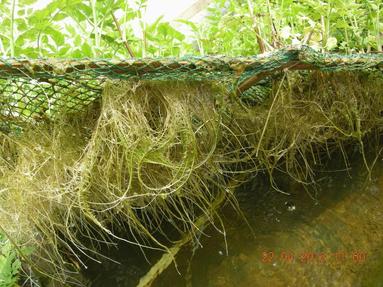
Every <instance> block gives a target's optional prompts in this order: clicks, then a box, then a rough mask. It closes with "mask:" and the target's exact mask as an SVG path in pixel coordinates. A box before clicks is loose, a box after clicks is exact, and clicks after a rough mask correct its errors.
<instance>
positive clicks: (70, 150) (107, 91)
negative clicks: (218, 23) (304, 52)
mask: <svg viewBox="0 0 383 287" xmlns="http://www.w3.org/2000/svg"><path fill="white" fill-rule="evenodd" d="M382 84H383V80H382V79H381V78H379V77H378V76H377V75H375V74H372V73H360V74H352V73H336V74H326V73H321V72H315V73H314V72H313V73H299V74H298V73H291V74H290V73H287V74H284V75H283V76H282V77H281V78H280V79H279V80H275V82H274V83H273V85H272V88H271V89H270V95H269V98H268V99H267V100H265V101H264V102H263V103H262V104H259V105H255V106H249V105H246V104H245V103H243V102H241V101H240V99H238V98H237V96H236V95H233V94H230V93H228V92H227V91H226V90H225V89H222V88H219V87H217V86H216V85H215V84H214V85H213V84H211V83H187V84H186V83H184V82H166V83H163V82H162V83H157V82H149V83H147V82H143V83H135V82H125V81H113V82H109V83H107V84H106V85H105V87H104V92H103V96H102V100H101V101H100V102H94V103H93V104H91V105H90V107H89V109H88V111H86V112H84V113H82V114H65V113H64V114H63V115H62V116H61V117H60V118H57V119H55V120H54V121H51V122H46V123H44V124H38V125H34V126H33V127H23V130H22V131H18V132H17V133H16V132H14V133H8V134H1V135H0V147H1V148H0V175H1V177H0V192H1V193H0V207H1V210H0V211H1V212H0V228H1V230H2V232H4V233H5V234H6V235H7V236H8V237H9V238H12V240H13V242H16V243H17V244H18V245H19V246H23V245H29V246H34V247H35V252H34V253H33V254H34V255H33V256H35V257H36V258H33V261H34V262H37V263H36V264H35V268H36V270H37V271H38V272H41V273H45V275H47V276H51V277H55V279H57V280H58V281H61V282H62V281H65V282H70V280H72V279H70V278H72V277H73V276H72V275H71V273H72V272H73V271H75V270H76V268H78V267H79V266H80V265H81V264H83V265H85V263H83V262H84V260H85V259H86V258H92V259H94V260H99V259H100V258H102V254H99V251H100V250H99V248H98V244H99V242H101V241H102V242H109V243H110V244H113V243H114V242H116V241H118V240H125V241H128V242H131V243H132V244H136V245H139V246H140V247H141V248H158V249H162V250H167V248H168V243H169V242H164V236H160V235H166V234H164V233H166V232H165V231H163V230H162V229H161V228H162V227H163V226H164V223H166V225H167V226H168V225H171V226H173V228H174V229H176V230H178V232H179V233H180V234H181V235H182V234H184V233H185V232H196V228H197V227H196V226H195V222H196V220H197V218H198V217H199V216H201V215H204V216H207V217H208V218H210V221H211V222H213V219H214V216H215V215H217V214H216V208H212V206H214V200H215V199H216V198H217V197H222V196H223V195H224V196H225V197H227V198H228V199H233V198H232V197H231V195H232V192H231V188H229V185H230V186H231V185H235V184H236V183H240V182H243V181H244V180H246V178H248V176H250V175H254V174H255V173H257V172H262V173H268V174H269V175H270V179H271V180H272V173H273V171H274V170H281V171H283V172H286V173H287V174H288V175H290V176H291V177H293V178H294V179H295V180H297V181H298V182H301V183H303V184H308V183H310V182H312V181H313V175H314V173H315V167H316V165H319V164H321V160H322V159H323V157H324V156H326V155H330V154H331V153H332V152H333V151H335V150H340V151H341V152H343V153H344V156H345V161H346V162H347V156H346V154H347V153H346V150H347V145H349V144H357V146H358V147H359V149H360V151H361V152H362V153H363V152H364V148H365V147H364V145H365V140H366V139H367V138H368V137H367V136H368V135H370V134H373V133H376V132H377V133H380V132H381V128H382V117H381V112H382V110H383V97H382V96H381V93H382V90H381V87H382V86H383V85H382ZM366 167H367V168H368V165H367V163H366ZM229 183H230V184H229ZM275 188H276V190H279V191H282V192H283V189H282V188H281V187H277V186H275ZM233 202H234V200H233ZM121 234H125V235H126V236H123V237H122V236H121ZM44 271H45V272H44ZM73 280H74V279H73Z"/></svg>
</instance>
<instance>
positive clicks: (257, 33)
mask: <svg viewBox="0 0 383 287" xmlns="http://www.w3.org/2000/svg"><path fill="white" fill-rule="evenodd" d="M247 6H248V8H249V13H250V16H251V18H252V20H253V28H254V32H255V37H256V38H257V42H258V47H259V50H260V52H261V53H264V52H265V51H266V47H265V43H264V41H263V39H262V38H261V35H260V33H261V31H260V29H259V26H258V23H257V21H256V19H255V15H254V8H253V4H252V3H251V0H247Z"/></svg>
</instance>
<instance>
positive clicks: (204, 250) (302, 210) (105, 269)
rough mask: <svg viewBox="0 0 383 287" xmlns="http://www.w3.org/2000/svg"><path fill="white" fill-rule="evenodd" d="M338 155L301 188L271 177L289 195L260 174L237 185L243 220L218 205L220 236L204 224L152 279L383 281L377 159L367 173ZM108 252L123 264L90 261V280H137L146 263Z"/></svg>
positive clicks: (161, 285) (166, 282)
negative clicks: (221, 225) (174, 259)
mask: <svg viewBox="0 0 383 287" xmlns="http://www.w3.org/2000/svg"><path fill="white" fill-rule="evenodd" d="M341 162H342V160H340V159H337V158H335V159H334V160H333V161H332V163H330V165H329V166H328V167H327V168H326V171H319V172H318V177H317V184H316V186H308V187H307V188H306V189H305V188H304V187H303V186H302V185H298V184H296V183H294V181H292V180H289V179H288V178H286V176H281V177H277V183H278V186H279V187H280V188H281V189H282V190H283V191H284V192H287V193H289V194H290V195H285V194H282V193H279V192H276V191H275V190H273V189H272V188H271V186H270V184H269V183H268V180H267V179H265V178H263V177H262V176H259V175H258V176H257V177H256V178H254V180H253V181H251V182H249V183H248V184H246V185H245V186H243V187H241V188H240V190H238V191H237V199H238V202H239V206H240V208H241V210H242V212H243V214H244V216H245V218H246V219H247V222H246V220H244V219H243V217H241V216H240V215H239V214H238V213H237V212H236V211H234V209H233V208H232V207H230V206H227V207H225V208H223V210H222V219H223V222H224V226H225V232H226V237H224V236H222V235H221V234H219V233H218V232H217V231H216V230H215V229H214V228H207V229H206V230H205V231H204V234H202V235H201V239H200V242H201V245H202V246H193V245H189V246H187V247H185V248H183V249H182V252H180V253H179V254H178V256H177V264H178V270H176V268H175V267H174V266H173V265H172V266H171V267H169V268H168V269H167V270H166V271H165V272H164V273H163V274H162V275H161V276H160V277H159V278H158V279H157V280H156V281H155V283H154V284H153V286H157V287H168V286H175V287H177V286H180V287H182V286H185V287H190V286H197V287H198V286H201V287H202V286H212V287H213V286H214V287H218V286H220V287H221V286H222V287H226V286H227V287H229V286H236V287H242V286H243V287H245V286H261V287H262V286H383V161H382V159H381V157H379V158H378V159H377V161H376V164H375V166H374V169H373V173H372V179H371V180H368V173H367V170H366V167H365V166H364V165H363V162H362V160H361V158H360V157H355V158H352V159H350V162H351V163H352V165H351V166H352V168H349V169H345V168H344V164H340V163H341ZM371 162H372V161H371ZM110 256H112V257H114V259H116V260H118V261H120V262H121V264H120V265H117V264H112V263H108V264H103V265H99V266H90V271H89V273H88V274H91V277H92V284H91V286H136V284H137V282H138V280H139V278H140V277H141V276H142V275H144V274H145V272H147V270H148V269H149V267H150V264H149V263H148V262H147V261H146V260H145V259H144V258H143V256H142V253H141V252H140V251H139V250H135V249H134V248H132V247H129V246H123V245H121V246H120V248H119V250H113V251H111V252H110ZM156 258H158V254H156V255H154V256H153V258H149V261H151V262H152V263H153V262H155V260H156ZM150 259H152V260H150Z"/></svg>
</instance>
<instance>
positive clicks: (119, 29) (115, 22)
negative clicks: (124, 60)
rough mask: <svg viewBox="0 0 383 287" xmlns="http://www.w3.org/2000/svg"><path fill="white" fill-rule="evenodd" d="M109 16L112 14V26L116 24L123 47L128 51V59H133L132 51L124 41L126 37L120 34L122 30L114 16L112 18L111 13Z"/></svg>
mask: <svg viewBox="0 0 383 287" xmlns="http://www.w3.org/2000/svg"><path fill="white" fill-rule="evenodd" d="M111 14H112V17H113V21H114V24H116V27H117V30H118V32H119V33H120V37H121V40H122V41H123V43H124V45H125V48H126V49H127V50H128V53H129V55H130V57H131V58H134V53H133V50H132V49H131V48H130V46H129V43H128V41H127V40H126V37H124V35H123V34H122V30H121V27H120V24H119V23H118V21H117V18H116V16H114V14H113V12H111Z"/></svg>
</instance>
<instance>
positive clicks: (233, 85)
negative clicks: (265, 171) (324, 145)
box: [0, 46, 383, 129]
mask: <svg viewBox="0 0 383 287" xmlns="http://www.w3.org/2000/svg"><path fill="white" fill-rule="evenodd" d="M382 68H383V54H352V55H344V54H329V53H319V52H316V51H314V50H313V49H311V48H309V47H305V46H303V47H299V48H285V49H281V50H279V51H276V52H273V53H269V54H262V55H259V56H253V57H236V58H231V57H224V56H205V57H183V58H159V59H130V60H107V59H81V60H64V59H59V60H58V59H38V60H31V59H0V124H1V125H0V128H2V129H4V128H6V127H8V128H9V127H10V126H12V125H17V124H19V123H20V122H23V121H38V120H41V119H45V118H50V117H52V116H54V114H55V113H56V112H57V111H62V110H82V109H84V108H85V107H86V106H87V105H88V104H89V103H91V102H92V101H93V100H94V99H96V98H97V97H98V96H99V95H100V94H101V90H102V85H103V83H104V82H105V81H106V80H108V79H123V80H127V79H136V80H173V81H175V80H177V81H180V80H182V81H216V82H219V83H221V84H223V85H225V86H226V87H227V88H228V89H229V90H230V91H232V92H234V93H236V94H238V95H239V96H241V97H242V98H243V99H244V101H246V102H250V103H257V102H261V101H263V100H264V99H265V98H266V97H267V95H268V94H269V90H270V87H269V86H268V79H270V78H271V77H272V76H273V75H275V74H277V73H278V72H281V71H283V70H286V69H288V70H321V71H344V70H347V71H353V70H363V71H367V70H378V71H379V70H380V69H382Z"/></svg>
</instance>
